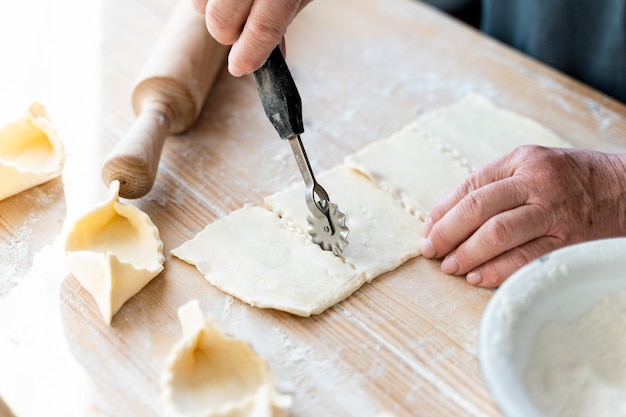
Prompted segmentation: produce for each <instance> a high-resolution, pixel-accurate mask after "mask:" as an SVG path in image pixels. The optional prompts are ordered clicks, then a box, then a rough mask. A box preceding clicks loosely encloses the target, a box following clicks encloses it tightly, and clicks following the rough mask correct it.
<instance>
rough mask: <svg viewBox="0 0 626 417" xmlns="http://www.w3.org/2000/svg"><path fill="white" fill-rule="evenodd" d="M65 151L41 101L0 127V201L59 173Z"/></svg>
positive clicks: (61, 168) (48, 179)
mask: <svg viewBox="0 0 626 417" xmlns="http://www.w3.org/2000/svg"><path fill="white" fill-rule="evenodd" d="M64 162H65V151H64V147H63V143H62V142H61V141H60V139H59V137H58V134H57V129H56V127H55V126H54V125H53V124H52V122H51V120H50V117H49V116H48V114H47V112H46V109H45V108H44V106H43V105H42V104H41V103H38V102H34V103H33V104H31V105H30V106H29V107H28V109H27V111H26V113H25V115H24V117H23V118H19V119H17V120H15V121H13V122H11V123H8V124H7V125H5V126H4V127H2V128H1V129H0V178H1V179H2V181H0V200H3V199H5V198H7V197H10V196H12V195H15V194H17V193H20V192H22V191H24V190H27V189H29V188H31V187H34V186H36V185H40V184H43V183H45V182H47V181H50V180H51V179H53V178H56V177H58V176H59V175H61V171H62V170H63V164H64Z"/></svg>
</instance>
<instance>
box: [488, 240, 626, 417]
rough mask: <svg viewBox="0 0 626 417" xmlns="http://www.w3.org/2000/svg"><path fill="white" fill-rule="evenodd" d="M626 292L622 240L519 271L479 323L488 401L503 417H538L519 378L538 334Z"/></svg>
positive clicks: (589, 245) (575, 249) (578, 248)
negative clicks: (549, 322)
mask: <svg viewBox="0 0 626 417" xmlns="http://www.w3.org/2000/svg"><path fill="white" fill-rule="evenodd" d="M622 289H626V238H615V239H604V240H596V241H592V242H586V243H581V244H577V245H572V246H568V247H565V248H562V249H559V250H556V251H554V252H552V253H550V254H548V255H545V256H543V257H541V258H540V259H537V260H535V261H533V262H531V263H529V264H528V265H526V266H524V267H523V268H521V269H520V270H518V271H517V272H516V273H514V274H513V275H511V277H509V278H508V279H507V280H506V281H505V283H504V284H503V285H502V286H501V287H500V288H499V289H498V290H497V291H496V292H495V294H494V296H493V298H492V299H491V300H490V302H489V304H488V305H487V308H486V309H485V312H484V314H483V317H482V319H481V324H480V331H479V338H478V356H479V360H480V368H481V371H482V375H483V378H484V380H485V383H486V385H487V389H488V390H489V392H490V393H491V396H492V399H493V400H494V402H495V403H496V405H497V406H498V408H499V409H500V411H501V412H502V414H503V415H504V416H506V417H540V416H542V414H541V413H540V411H539V410H538V408H536V407H535V405H534V404H533V401H532V398H531V397H530V396H529V394H528V392H527V390H526V387H525V384H524V374H525V371H526V369H527V367H528V364H529V361H530V359H531V354H532V351H533V348H534V345H535V339H536V337H537V334H538V332H539V330H540V329H541V328H542V327H543V325H544V324H546V323H547V322H548V321H550V320H563V321H567V322H570V321H574V320H576V319H577V318H578V317H580V316H582V315H583V314H584V313H585V312H587V311H588V310H589V309H591V307H593V305H594V304H596V303H597V302H598V301H600V299H601V298H603V297H604V296H606V295H608V294H610V293H614V292H617V291H619V290H622Z"/></svg>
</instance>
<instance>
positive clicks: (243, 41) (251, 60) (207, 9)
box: [191, 0, 312, 77]
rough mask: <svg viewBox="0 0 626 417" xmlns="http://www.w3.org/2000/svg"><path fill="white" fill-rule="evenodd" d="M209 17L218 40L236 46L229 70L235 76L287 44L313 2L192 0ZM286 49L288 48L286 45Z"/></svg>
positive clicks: (209, 26) (208, 24) (209, 25)
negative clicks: (286, 38) (286, 39)
mask: <svg viewBox="0 0 626 417" xmlns="http://www.w3.org/2000/svg"><path fill="white" fill-rule="evenodd" d="M191 1H192V4H193V7H194V9H196V11H198V12H199V13H202V14H204V15H205V18H206V25H207V29H208V30H209V33H210V34H211V36H213V38H215V40H216V41H218V42H219V43H221V44H224V45H232V48H231V50H230V53H229V55H228V71H229V72H230V73H231V74H232V75H233V76H235V77H239V76H242V75H244V74H249V73H251V72H253V71H255V70H257V69H258V68H259V67H260V66H261V65H263V63H264V62H265V60H266V59H267V57H268V56H269V55H270V52H272V50H273V49H274V47H275V46H276V45H277V44H278V43H280V42H281V41H283V37H284V35H285V32H286V31H287V26H289V24H290V23H291V21H292V20H293V19H294V17H296V15H297V14H298V13H299V12H300V10H302V9H303V8H304V7H305V6H306V5H307V4H309V3H310V2H311V1H312V0H191ZM283 47H284V45H283Z"/></svg>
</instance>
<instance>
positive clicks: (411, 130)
mask: <svg viewBox="0 0 626 417" xmlns="http://www.w3.org/2000/svg"><path fill="white" fill-rule="evenodd" d="M345 162H346V164H347V165H349V166H351V167H353V168H354V169H357V170H359V171H360V172H362V173H363V174H364V175H366V176H367V177H368V178H370V179H371V180H372V181H373V182H375V183H376V184H378V185H379V186H380V187H381V188H382V189H384V190H386V191H387V192H389V193H391V194H392V195H393V196H395V197H396V198H398V199H399V200H401V201H402V203H403V204H404V206H405V207H406V208H407V209H408V210H409V211H410V212H411V213H415V214H416V215H418V216H419V217H420V218H421V219H422V220H425V219H426V217H427V216H428V212H429V211H430V209H431V208H432V207H433V206H434V205H435V203H437V202H438V201H439V200H440V199H442V198H443V197H445V196H446V194H447V193H449V192H450V191H452V190H454V188H455V187H456V186H457V185H458V184H459V183H460V182H461V181H463V179H464V178H465V177H467V176H468V175H469V174H470V172H471V171H470V169H469V168H468V167H467V166H465V165H463V164H462V163H461V161H460V160H459V159H458V158H457V157H456V156H455V155H454V154H453V153H452V151H451V150H450V148H449V147H446V146H444V145H442V144H440V143H437V142H436V141H435V140H434V139H432V138H430V137H428V136H427V135H426V134H424V132H422V131H421V130H420V124H419V123H413V124H411V125H409V126H407V127H406V128H404V129H402V130H400V131H399V132H398V133H396V134H394V135H392V136H391V137H390V138H389V139H387V140H382V141H377V142H373V143H371V144H370V145H368V146H366V147H365V148H363V149H361V150H360V151H359V152H357V153H355V154H353V155H349V156H348V157H346V161H345ZM407 173H410V174H407Z"/></svg>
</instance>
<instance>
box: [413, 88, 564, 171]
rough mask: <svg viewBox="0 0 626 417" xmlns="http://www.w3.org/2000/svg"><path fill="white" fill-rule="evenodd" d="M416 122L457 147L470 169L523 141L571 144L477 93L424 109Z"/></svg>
mask: <svg viewBox="0 0 626 417" xmlns="http://www.w3.org/2000/svg"><path fill="white" fill-rule="evenodd" d="M418 124H419V126H420V128H421V129H422V130H423V131H424V132H425V133H426V134H428V135H429V136H430V137H433V138H437V139H438V140H440V141H441V143H443V144H447V145H449V146H451V147H452V148H454V149H455V150H457V151H458V152H459V154H460V155H461V156H462V157H463V158H465V159H466V160H467V163H468V164H469V166H470V167H471V168H472V169H476V168H478V167H480V166H483V165H485V164H487V163H489V162H491V161H493V160H495V159H497V158H499V157H501V156H503V155H506V154H507V153H509V152H511V151H512V150H513V149H515V148H517V147H519V146H522V145H531V144H534V145H543V146H553V147H570V145H569V144H568V143H567V142H565V141H564V140H562V139H561V138H560V137H558V136H557V135H556V134H555V133H553V132H552V131H551V130H549V129H548V128H546V127H545V126H543V125H541V124H540V123H538V122H536V121H535V120H532V119H530V118H528V117H525V116H522V115H520V114H519V113H516V112H513V111H510V110H507V109H504V108H501V107H498V106H496V105H495V104H494V103H493V102H492V101H490V100H489V99H487V98H486V97H484V96H481V95H478V94H470V95H468V96H467V97H465V98H463V99H462V100H460V101H458V102H456V103H454V104H452V105H450V106H446V107H441V108H440V109H438V110H435V111H433V112H430V113H427V114H425V115H424V116H422V117H421V118H420V119H419V120H418Z"/></svg>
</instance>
